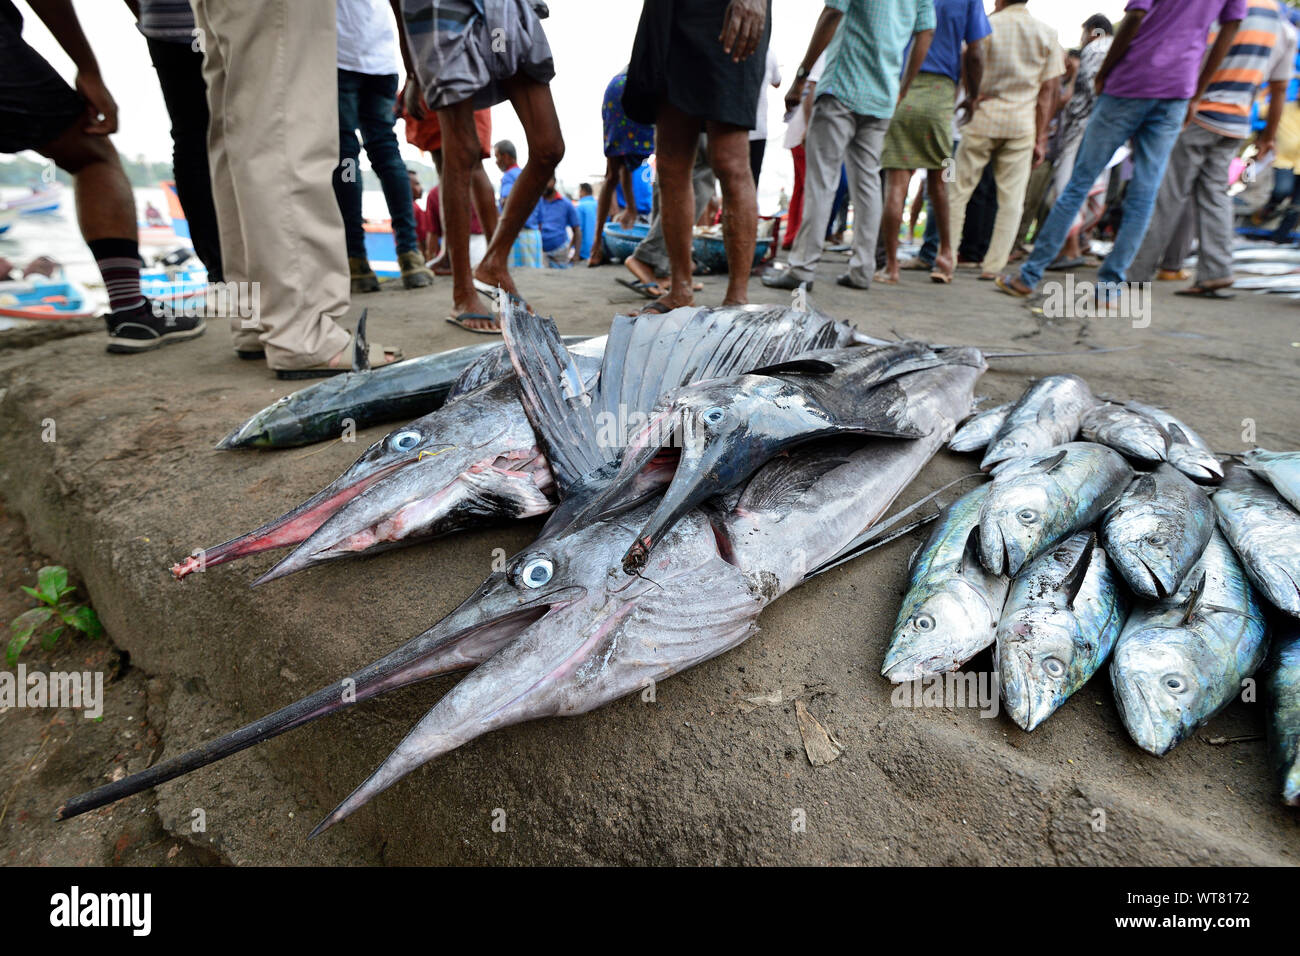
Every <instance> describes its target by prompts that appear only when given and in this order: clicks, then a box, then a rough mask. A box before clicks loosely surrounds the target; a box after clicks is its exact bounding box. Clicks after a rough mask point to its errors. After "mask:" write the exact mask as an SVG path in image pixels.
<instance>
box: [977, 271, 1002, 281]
mask: <svg viewBox="0 0 1300 956" xmlns="http://www.w3.org/2000/svg"><path fill="white" fill-rule="evenodd" d="M998 278H1000V277H999V276H998V274H997V273H996V272H981V273H980V282H994V281H996V280H997V279H998Z"/></svg>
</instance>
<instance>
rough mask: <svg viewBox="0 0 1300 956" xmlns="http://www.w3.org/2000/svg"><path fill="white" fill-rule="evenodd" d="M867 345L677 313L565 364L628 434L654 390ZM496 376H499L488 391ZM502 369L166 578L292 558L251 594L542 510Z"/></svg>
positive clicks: (529, 440)
mask: <svg viewBox="0 0 1300 956" xmlns="http://www.w3.org/2000/svg"><path fill="white" fill-rule="evenodd" d="M879 341H880V340H878V339H873V338H871V337H869V336H866V335H864V334H863V333H861V332H858V331H857V330H856V329H854V328H853V327H852V326H849V325H847V324H845V323H842V322H837V321H835V320H834V319H831V318H829V317H827V316H825V315H822V314H821V313H818V312H796V311H794V310H792V309H786V308H772V307H767V308H760V307H755V306H735V307H727V308H721V309H703V308H687V309H676V310H674V311H672V312H669V313H666V314H664V315H662V316H654V317H650V316H643V317H641V318H638V319H635V320H634V319H632V318H631V317H628V316H619V317H617V318H616V319H615V320H614V323H613V325H612V326H611V329H610V335H609V337H608V342H607V341H606V339H604V338H601V339H592V340H588V341H587V342H584V343H581V344H580V345H576V346H575V347H574V348H573V349H572V350H571V351H570V350H566V351H565V354H566V356H571V358H570V365H571V368H572V370H573V371H572V374H573V376H574V378H575V380H577V381H578V382H580V383H582V382H598V381H599V380H600V379H601V378H605V379H608V380H611V381H617V382H618V383H619V384H620V393H619V401H618V404H617V405H615V407H614V408H613V409H612V414H613V416H614V418H615V419H616V421H622V422H627V421H628V420H629V419H630V420H631V421H633V422H635V421H636V416H637V414H638V413H640V414H641V415H644V414H645V413H647V412H649V411H650V409H651V408H652V407H653V404H654V402H655V401H656V400H657V399H658V398H659V396H660V394H661V393H662V392H664V391H667V390H668V389H671V388H674V387H677V386H679V385H684V384H688V383H690V382H693V381H699V380H701V379H703V378H716V377H718V376H721V375H729V374H735V373H736V372H739V371H745V370H747V369H748V368H750V367H759V366H761V365H765V364H771V363H773V362H780V361H785V360H788V359H790V358H793V357H795V356H797V355H800V354H802V353H804V352H809V351H813V350H816V349H823V348H832V347H845V346H848V345H852V344H854V343H863V344H866V343H876V342H879ZM607 345H612V349H611V348H608V347H607ZM561 348H563V345H561ZM496 369H500V370H501V371H502V372H504V373H505V374H503V375H501V376H499V377H497V378H495V379H493V378H491V373H492V371H493V370H496ZM508 369H509V366H508V365H506V364H504V362H500V363H498V362H496V356H495V355H494V354H493V353H489V354H488V355H487V356H486V357H485V358H484V360H483V361H482V362H480V363H479V364H477V365H475V366H471V367H470V368H469V369H467V370H466V372H465V374H464V376H463V378H462V381H461V382H460V383H458V385H457V391H460V390H461V389H463V388H464V387H465V384H466V381H467V380H468V382H469V383H470V384H472V383H474V382H482V384H480V385H479V387H478V388H475V389H472V390H470V391H468V392H461V393H460V394H459V395H457V397H455V398H454V399H453V400H451V401H449V402H448V403H447V404H446V405H445V406H443V407H442V408H440V409H438V410H437V411H435V412H432V413H430V414H428V415H426V416H424V417H423V418H420V419H417V420H415V421H414V422H412V423H410V424H409V425H406V426H404V427H402V428H398V429H394V430H393V431H392V432H390V433H389V434H388V435H386V436H384V438H382V439H380V441H378V442H376V443H375V444H374V445H372V446H371V447H370V448H369V449H367V450H366V452H365V454H363V455H362V456H361V457H360V458H359V459H357V461H356V462H355V463H354V464H353V465H352V466H351V467H350V468H349V469H348V470H347V471H346V472H344V473H343V474H342V475H340V476H339V477H338V478H337V479H335V481H333V482H331V483H330V484H329V485H328V486H327V487H326V488H325V489H323V490H322V491H320V492H318V493H317V494H315V495H313V496H312V497H311V498H309V499H308V500H307V501H305V502H303V503H302V504H300V505H298V506H297V507H296V508H294V509H292V510H291V511H289V512H287V513H286V514H284V515H281V516H280V517H278V518H275V519H273V520H271V521H269V522H267V523H266V524H264V525H262V526H261V527H260V528H257V529H256V530H254V531H251V532H249V533H247V534H244V535H240V536H239V537H237V538H233V539H231V540H229V541H226V542H224V543H222V544H219V545H216V546H215V547H212V548H208V549H206V550H200V551H197V552H196V553H195V554H192V555H191V556H190V557H189V558H187V559H186V560H184V561H182V562H180V563H179V564H177V565H175V566H174V567H173V568H172V574H173V575H174V576H175V577H176V578H177V579H178V580H179V579H182V578H184V577H186V576H188V575H189V574H191V573H193V572H195V571H199V570H206V569H209V568H212V567H215V566H217V565H219V564H224V563H226V562H228V561H233V560H235V559H237V558H243V557H248V556H250V555H254V554H259V553H261V552H263V551H268V550H272V549H277V548H285V547H293V548H295V550H294V551H293V552H292V553H291V554H290V555H288V556H287V557H286V558H285V559H284V560H283V561H281V562H280V563H279V564H277V565H276V566H275V567H273V568H272V569H271V570H270V571H269V572H267V573H266V574H264V575H262V577H260V578H258V579H257V581H256V582H255V583H257V584H262V583H265V582H267V581H270V580H273V579H275V578H278V577H282V576H284V575H286V574H289V573H291V572H293V571H298V570H301V569H303V568H306V567H310V566H312V565H315V564H319V563H321V562H322V561H327V560H330V559H333V558H338V557H345V556H348V555H353V554H357V553H361V552H371V551H375V550H381V549H385V548H392V547H398V546H401V545H404V544H409V543H413V542H415V541H419V540H428V539H429V538H433V537H437V536H440V535H444V534H449V533H452V532H455V531H459V530H463V529H464V528H467V527H471V526H477V525H482V524H485V523H489V522H493V521H503V520H515V519H520V518H528V517H532V516H535V515H540V514H545V513H546V512H548V511H550V510H551V508H552V507H554V504H555V483H554V481H553V478H552V474H551V463H550V462H549V461H548V459H547V456H546V455H544V454H543V453H542V452H541V451H540V450H539V448H538V445H537V439H536V436H535V433H534V431H533V429H532V427H531V426H530V424H529V419H528V416H527V415H525V413H524V409H523V407H522V406H521V404H520V391H519V383H518V379H517V378H516V376H515V374H514V373H513V372H510V371H508ZM629 369H632V370H635V371H634V372H632V371H629ZM484 379H487V381H484Z"/></svg>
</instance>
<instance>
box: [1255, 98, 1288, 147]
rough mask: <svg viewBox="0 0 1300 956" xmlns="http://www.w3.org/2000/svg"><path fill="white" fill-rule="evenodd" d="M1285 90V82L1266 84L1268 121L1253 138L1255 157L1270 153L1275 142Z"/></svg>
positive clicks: (1284, 106)
mask: <svg viewBox="0 0 1300 956" xmlns="http://www.w3.org/2000/svg"><path fill="white" fill-rule="evenodd" d="M1286 88H1287V81H1286V80H1273V81H1272V82H1270V83H1269V84H1268V120H1267V121H1266V122H1265V124H1264V128H1263V129H1262V130H1260V133H1259V135H1258V136H1257V137H1255V154H1256V155H1257V156H1263V155H1264V154H1265V153H1271V152H1272V151H1273V146H1274V145H1275V144H1276V142H1277V126H1278V124H1279V123H1281V122H1282V111H1283V110H1284V109H1285V108H1286Z"/></svg>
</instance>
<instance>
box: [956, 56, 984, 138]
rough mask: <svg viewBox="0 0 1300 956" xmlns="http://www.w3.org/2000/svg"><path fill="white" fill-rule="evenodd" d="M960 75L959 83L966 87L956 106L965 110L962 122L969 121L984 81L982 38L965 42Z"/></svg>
mask: <svg viewBox="0 0 1300 956" xmlns="http://www.w3.org/2000/svg"><path fill="white" fill-rule="evenodd" d="M961 75H962V80H961V84H962V86H963V87H965V89H966V98H965V99H964V100H962V101H961V102H960V103H959V104H958V105H957V108H958V109H963V108H964V109H965V110H966V116H965V118H964V119H963V122H964V123H969V122H970V118H971V114H972V113H974V112H975V104H976V103H977V102H979V95H980V84H981V83H983V82H984V41H983V40H976V41H975V42H974V43H967V44H966V52H965V53H963V54H962V56H961Z"/></svg>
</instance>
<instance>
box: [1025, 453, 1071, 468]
mask: <svg viewBox="0 0 1300 956" xmlns="http://www.w3.org/2000/svg"><path fill="white" fill-rule="evenodd" d="M1068 454H1069V452H1066V451H1064V450H1062V451H1058V452H1057V453H1056V454H1055V455H1053V456H1052V457H1050V458H1043V459H1040V460H1039V461H1036V462H1034V466H1033V467H1034V470H1035V471H1041V472H1049V471H1051V470H1052V469H1053V468H1055V467H1056V466H1057V465H1059V464H1060V463H1061V462H1063V461H1065V458H1066V456H1067V455H1068Z"/></svg>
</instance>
